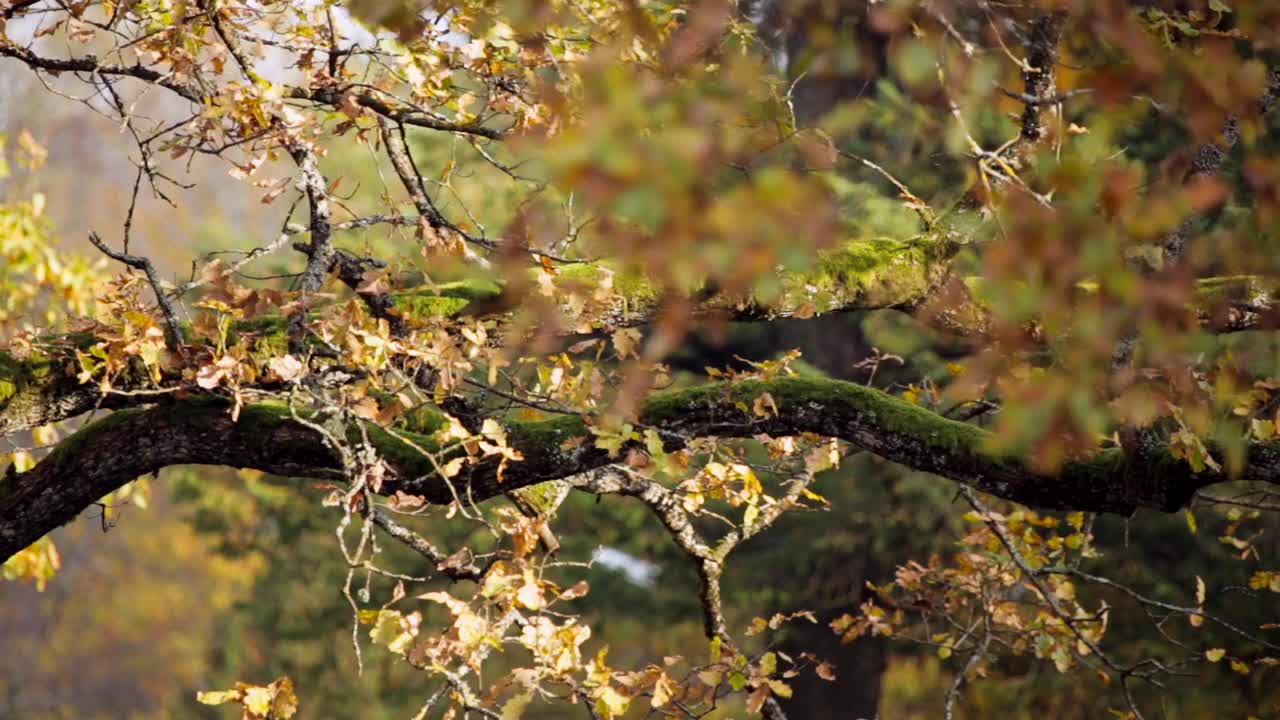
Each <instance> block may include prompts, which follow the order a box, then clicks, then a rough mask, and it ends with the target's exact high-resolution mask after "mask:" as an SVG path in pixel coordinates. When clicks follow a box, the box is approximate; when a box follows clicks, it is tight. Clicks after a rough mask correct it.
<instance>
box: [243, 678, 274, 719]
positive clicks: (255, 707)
mask: <svg viewBox="0 0 1280 720" xmlns="http://www.w3.org/2000/svg"><path fill="white" fill-rule="evenodd" d="M272 699H273V698H272V693H271V690H270V689H269V688H264V687H258V686H256V685H255V686H253V687H250V688H247V689H245V691H244V701H243V702H244V709H245V710H247V711H248V712H250V713H252V714H254V715H257V716H258V717H262V718H265V717H266V716H267V714H268V713H270V712H271V701H272Z"/></svg>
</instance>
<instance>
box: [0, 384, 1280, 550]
mask: <svg viewBox="0 0 1280 720" xmlns="http://www.w3.org/2000/svg"><path fill="white" fill-rule="evenodd" d="M766 392H767V393H769V394H770V395H771V396H772V398H773V400H774V404H775V405H776V406H777V412H776V414H773V415H771V416H769V417H760V416H757V415H755V414H754V413H753V412H752V411H751V410H750V408H751V407H752V406H753V405H754V400H755V399H756V398H758V397H759V396H761V395H762V394H763V393H766ZM639 420H640V422H641V423H643V424H644V425H648V426H652V427H656V428H659V429H660V430H661V431H662V432H663V435H664V437H665V438H666V439H667V443H668V445H669V446H670V447H672V448H676V447H679V446H680V445H681V444H682V443H683V442H684V439H687V438H692V437H710V436H719V437H736V438H742V437H753V436H756V435H759V434H762V433H764V434H769V435H773V436H784V435H799V434H803V433H810V434H814V435H820V436H825V437H837V438H840V439H843V440H846V441H848V442H850V443H852V444H853V445H855V446H856V447H858V448H861V449H863V450H867V451H870V452H872V453H875V454H877V455H880V456H881V457H884V458H885V459H888V460H891V461H894V462H897V463H901V464H903V465H906V466H908V467H911V468H914V469H917V470H921V471H925V472H930V473H934V474H937V475H939V476H941V477H945V478H949V479H951V480H954V481H956V482H960V483H963V484H965V485H968V486H970V487H973V488H975V489H977V490H980V491H982V492H984V493H988V494H991V495H995V496H998V497H1002V498H1005V499H1008V500H1012V501H1015V502H1019V503H1022V504H1026V505H1031V506H1035V507H1041V508H1052V509H1071V510H1081V511H1090V512H1112V513H1125V514H1127V513H1131V512H1133V510H1134V509H1136V508H1151V509H1155V510H1161V511H1165V512H1172V511H1175V510H1177V509H1178V508H1181V507H1182V506H1183V505H1184V504H1185V503H1186V502H1187V501H1188V500H1189V499H1190V498H1191V496H1192V495H1193V494H1194V493H1195V491H1196V490H1198V489H1200V488H1203V487H1205V486H1207V485H1212V484H1214V483H1218V482H1224V481H1227V480H1230V479H1232V478H1229V477H1227V476H1224V475H1220V474H1215V473H1208V472H1206V473H1200V474H1197V473H1194V472H1192V470H1191V468H1190V466H1188V465H1187V463H1185V462H1183V461H1181V460H1177V459H1175V458H1174V457H1173V456H1172V455H1170V454H1169V453H1168V452H1167V451H1165V450H1157V451H1153V452H1152V453H1150V454H1146V455H1143V456H1142V457H1141V458H1140V459H1137V460H1131V461H1129V462H1127V463H1126V461H1125V459H1124V457H1123V455H1122V453H1120V452H1119V451H1118V450H1111V451H1103V452H1099V453H1097V454H1095V455H1094V456H1092V457H1088V458H1083V459H1077V460H1073V461H1070V462H1068V463H1066V464H1065V465H1064V466H1063V467H1062V468H1060V469H1059V471H1058V472H1057V473H1055V474H1052V475H1049V474H1045V473H1043V472H1039V471H1037V470H1034V469H1032V468H1031V467H1029V466H1027V465H1026V464H1024V463H1023V462H1021V461H1020V460H1019V459H1017V458H1009V457H1000V456H997V455H994V454H992V453H991V452H990V451H989V450H988V447H989V445H990V442H989V441H990V433H988V432H987V431H985V430H983V429H981V428H978V427H975V426H973V425H967V424H965V423H960V422H956V421H953V420H948V419H946V418H943V417H941V416H939V415H936V414H934V413H932V412H930V411H928V410H925V409H923V408H920V407H917V406H915V405H911V404H909V403H906V402H904V401H902V400H900V399H898V398H895V397H893V396H890V395H887V394H885V393H882V392H880V391H878V390H874V389H871V388H867V387H863V386H861V385H855V384H852V383H848V382H842V381H838V380H826V379H800V378H786V379H779V380H773V381H769V382H764V381H751V382H744V383H738V384H735V385H724V384H712V385H704V386H701V387H698V388H693V389H689V390H678V391H667V392H662V393H656V394H654V395H653V396H651V397H650V398H649V400H648V401H647V402H646V403H645V407H644V409H643V411H642V413H641V416H640V418H639ZM428 429H429V427H428ZM364 430H365V431H366V432H367V434H368V437H369V438H370V441H371V442H372V443H373V444H374V445H375V446H376V447H377V449H378V451H379V453H380V454H381V456H382V458H383V459H384V461H385V462H386V463H387V465H388V467H389V469H390V473H389V476H388V478H387V479H386V480H385V481H384V482H383V483H382V485H381V487H380V490H379V491H380V492H382V493H395V492H397V491H403V492H405V493H409V494H412V495H419V496H422V497H425V498H426V499H427V500H428V501H430V502H432V503H440V504H444V503H449V502H451V501H452V500H453V499H454V497H455V495H454V493H453V491H452V490H451V489H450V487H449V486H448V484H447V483H446V482H444V481H443V480H442V479H441V478H439V476H437V475H435V474H434V467H435V465H434V463H432V462H431V460H429V459H428V458H426V457H425V456H423V454H422V453H421V452H420V451H419V450H418V449H415V448H414V447H413V445H416V446H417V447H418V448H422V449H425V450H426V451H428V452H435V451H437V450H438V448H439V446H438V444H437V443H435V441H434V440H433V438H432V437H431V436H429V435H419V434H411V433H404V432H397V433H395V434H394V435H393V434H392V433H389V432H387V431H385V430H382V429H381V428H377V427H375V426H372V425H370V426H367V427H366V428H364ZM350 433H351V434H352V438H353V439H355V438H357V437H359V436H360V434H361V433H360V429H359V428H351V429H350ZM402 438H404V439H402ZM405 439H407V440H408V441H409V442H405ZM508 439H509V442H510V444H511V446H512V447H514V448H515V449H516V450H518V451H520V453H521V454H522V455H523V456H524V460H522V461H520V462H514V463H509V464H508V465H506V467H505V469H504V470H503V472H502V474H501V475H499V464H498V462H497V460H496V459H494V458H488V459H483V460H479V461H477V462H474V463H472V464H468V465H464V467H463V470H462V472H461V473H459V474H458V475H457V476H456V477H454V478H453V479H452V482H453V483H454V485H455V487H457V488H459V489H462V488H465V494H466V495H467V496H469V497H471V498H473V499H474V500H475V501H477V502H481V501H484V500H487V499H489V498H492V497H494V496H496V495H500V494H503V493H505V492H509V491H511V490H514V489H518V488H521V487H525V486H528V485H533V484H536V483H539V482H544V481H547V480H554V479H558V478H564V477H568V476H572V475H579V474H581V473H584V472H587V471H589V470H593V469H596V468H599V467H602V466H605V465H608V464H611V463H613V462H616V458H612V457H610V455H609V454H608V453H607V452H605V451H604V450H602V449H600V448H598V447H596V446H595V442H594V440H595V436H594V435H593V434H592V432H591V430H590V428H588V426H587V424H586V423H585V421H583V420H582V419H581V418H579V417H576V416H561V417H556V418H553V419H550V420H542V421H537V422H519V423H512V424H510V425H509V427H508ZM410 443H412V445H411V444H410ZM178 464H209V465H226V466H231V467H245V468H254V469H258V470H262V471H265V472H270V473H274V474H278V475H288V476H300V477H315V478H335V477H339V476H340V473H339V472H338V470H339V468H340V462H339V459H338V458H337V456H336V454H335V453H334V452H333V451H332V450H331V449H329V447H328V446H327V445H326V444H325V442H324V439H323V438H322V437H320V435H319V434H318V433H316V432H315V431H314V430H312V429H311V428H309V427H307V426H305V425H303V424H300V423H298V422H295V421H294V420H293V419H292V418H291V416H290V413H289V411H288V410H287V409H286V408H284V407H282V406H276V405H268V404H262V405H255V406H249V407H246V408H244V409H243V410H242V411H241V414H240V418H239V420H238V421H236V420H232V418H231V415H230V413H229V412H228V409H227V406H226V405H225V404H224V403H223V402H222V401H221V400H218V399H214V398H207V397H206V398H193V399H188V400H184V401H178V402H175V403H173V404H171V405H166V406H161V407H155V408H151V409H131V410H126V411H122V412H117V413H115V414H113V415H111V416H108V417H106V418H104V419H102V420H99V421H97V422H95V423H92V424H90V425H88V426H87V427H85V428H83V429H82V430H80V431H79V432H77V433H76V434H74V435H72V436H71V437H70V438H68V439H67V440H65V441H63V442H62V443H61V444H60V445H59V446H58V447H57V448H55V449H54V451H53V452H52V453H51V454H50V455H49V456H48V457H46V458H45V459H44V460H42V461H41V462H40V463H39V464H38V465H36V467H35V468H33V469H31V470H30V471H28V472H25V473H21V474H17V475H14V476H12V477H10V478H9V479H7V480H5V481H3V482H0V558H7V557H9V556H10V555H12V554H14V553H16V552H17V551H19V550H21V549H22V548H24V547H26V546H27V545H29V544H30V543H32V542H34V541H35V540H37V539H39V538H40V537H41V536H43V535H44V534H46V533H48V532H49V531H51V530H53V529H54V528H56V527H58V526H60V525H63V524H65V523H67V522H69V521H70V520H72V519H73V518H75V516H76V515H77V514H78V513H79V512H80V511H82V510H83V509H85V508H87V507H89V506H90V505H92V504H93V503H94V502H96V501H97V500H98V499H99V498H101V497H102V496H104V495H106V494H107V493H109V492H111V491H112V490H115V489H116V488H118V487H120V486H121V485H124V484H125V483H127V482H130V481H132V480H134V479H135V478H137V477H139V476H141V475H145V474H147V473H152V472H156V471H158V470H160V469H161V468H164V467H166V466H169V465H178ZM1242 477H1243V479H1246V480H1257V481H1265V482H1272V483H1274V482H1277V478H1280V443H1265V444H1257V445H1254V446H1252V447H1251V448H1250V453H1249V463H1248V465H1247V466H1246V469H1245V471H1244V473H1243V475H1242Z"/></svg>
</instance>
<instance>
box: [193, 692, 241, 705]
mask: <svg viewBox="0 0 1280 720" xmlns="http://www.w3.org/2000/svg"><path fill="white" fill-rule="evenodd" d="M239 699H240V691H239V690H201V691H200V692H198V693H196V701H197V702H200V703H204V704H205V705H221V704H222V703H226V702H236V701H238V700H239Z"/></svg>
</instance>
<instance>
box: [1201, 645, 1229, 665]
mask: <svg viewBox="0 0 1280 720" xmlns="http://www.w3.org/2000/svg"><path fill="white" fill-rule="evenodd" d="M1226 654H1227V651H1226V650H1224V649H1222V648H1213V649H1212V650H1205V651H1204V656H1205V659H1206V660H1208V661H1209V662H1212V663H1216V662H1218V661H1219V660H1221V659H1222V658H1223V657H1224V656H1225V655H1226Z"/></svg>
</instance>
